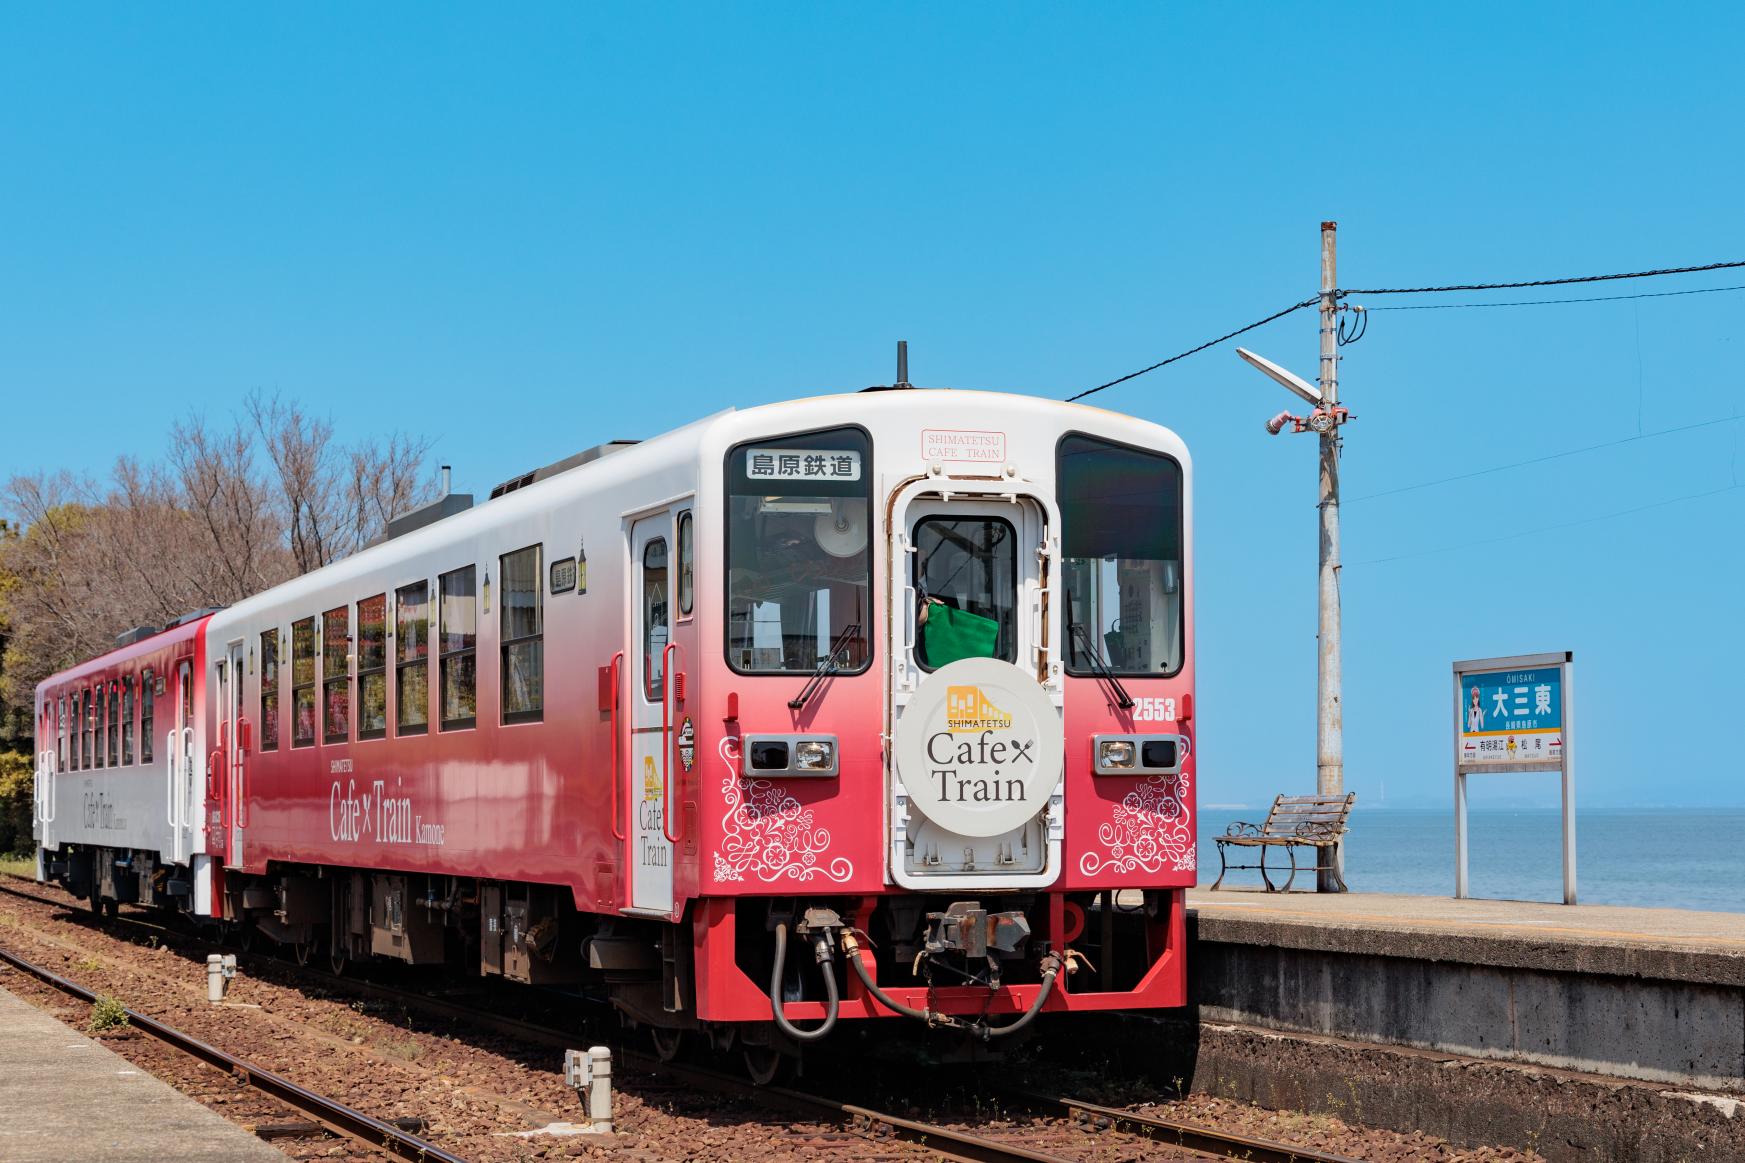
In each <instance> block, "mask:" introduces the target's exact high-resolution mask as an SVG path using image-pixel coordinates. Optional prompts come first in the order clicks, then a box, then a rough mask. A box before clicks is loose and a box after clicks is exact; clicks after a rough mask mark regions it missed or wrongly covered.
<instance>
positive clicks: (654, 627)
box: [642, 537, 672, 703]
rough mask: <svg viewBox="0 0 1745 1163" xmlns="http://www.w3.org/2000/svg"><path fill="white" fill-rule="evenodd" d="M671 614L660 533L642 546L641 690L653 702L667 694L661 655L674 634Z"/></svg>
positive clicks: (665, 554)
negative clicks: (662, 686) (670, 625)
mask: <svg viewBox="0 0 1745 1163" xmlns="http://www.w3.org/2000/svg"><path fill="white" fill-rule="evenodd" d="M669 614H670V610H669V607H668V605H667V553H666V538H664V537H657V538H655V539H654V540H653V541H650V542H649V543H648V544H647V545H646V546H644V547H643V550H642V690H643V693H644V694H645V695H647V696H648V701H649V702H651V703H652V702H657V701H659V700H660V699H661V698H662V697H663V694H664V692H663V691H662V690H661V685H662V684H661V680H662V677H663V675H662V672H661V666H662V664H663V663H664V661H665V660H664V659H663V658H662V657H661V655H662V654H663V653H665V651H666V644H667V641H668V639H669V638H670V637H671V634H672V631H671V628H670V627H669V626H668V624H667V619H668V617H669Z"/></svg>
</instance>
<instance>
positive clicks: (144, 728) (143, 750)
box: [139, 667, 158, 763]
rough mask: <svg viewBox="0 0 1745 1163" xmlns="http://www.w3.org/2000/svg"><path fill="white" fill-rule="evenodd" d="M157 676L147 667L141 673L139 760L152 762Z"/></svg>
mask: <svg viewBox="0 0 1745 1163" xmlns="http://www.w3.org/2000/svg"><path fill="white" fill-rule="evenodd" d="M157 682H158V680H157V676H156V675H154V674H153V673H152V672H151V668H149V667H147V668H146V669H145V670H142V671H140V673H139V761H140V762H141V763H150V762H151V757H152V746H151V736H152V729H153V728H152V724H153V723H154V722H156V720H155V719H154V718H153V717H152V714H153V711H154V710H155V704H156V702H157V693H158V692H157Z"/></svg>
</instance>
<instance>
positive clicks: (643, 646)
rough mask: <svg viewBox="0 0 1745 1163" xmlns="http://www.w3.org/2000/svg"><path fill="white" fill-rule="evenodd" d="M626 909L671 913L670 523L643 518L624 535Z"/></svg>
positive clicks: (672, 647) (664, 516)
mask: <svg viewBox="0 0 1745 1163" xmlns="http://www.w3.org/2000/svg"><path fill="white" fill-rule="evenodd" d="M630 562H631V568H630V576H631V584H630V586H629V596H630V602H631V610H630V625H631V638H630V651H629V656H630V682H629V686H630V692H629V693H630V699H629V703H630V765H629V770H628V771H627V772H625V773H624V778H627V779H628V781H629V796H628V799H629V802H630V805H631V811H630V817H631V818H630V825H631V833H630V886H631V887H630V907H631V908H632V909H634V910H636V911H637V912H652V913H659V914H661V915H662V916H665V915H667V914H669V913H671V912H672V909H673V855H674V852H673V849H674V846H675V840H676V838H677V837H676V834H675V833H674V832H673V831H672V815H673V813H672V810H671V805H669V803H668V800H669V798H670V797H671V793H672V782H673V773H672V770H671V767H672V763H671V760H672V751H673V749H672V746H671V740H670V733H671V730H672V696H673V693H674V692H673V690H672V681H673V679H674V677H675V676H674V671H675V669H676V668H675V667H674V665H673V656H674V655H675V654H676V653H677V652H678V647H677V645H676V644H675V643H674V642H673V636H672V630H673V615H674V612H675V609H674V602H673V552H672V517H671V514H669V513H662V514H660V515H659V516H655V517H644V518H642V519H641V520H639V521H637V522H636V523H635V524H634V525H633V526H631V529H630Z"/></svg>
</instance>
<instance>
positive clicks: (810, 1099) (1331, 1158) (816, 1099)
mask: <svg viewBox="0 0 1745 1163" xmlns="http://www.w3.org/2000/svg"><path fill="white" fill-rule="evenodd" d="M0 879H9V880H21V881H25V882H26V883H31V884H34V883H35V882H33V881H28V879H27V878H24V877H19V876H16V874H10V873H8V874H4V876H3V877H0ZM0 893H5V894H7V895H9V896H16V897H22V898H24V899H27V900H34V901H37V902H39V903H42V904H47V905H54V906H56V907H60V908H66V907H68V905H67V902H65V901H58V900H54V899H52V898H50V897H46V896H41V895H39V894H37V893H33V892H26V891H24V890H22V889H18V888H13V887H11V886H9V885H5V884H0ZM109 923H111V924H113V923H115V922H114V921H113V920H111V921H110V922H109ZM121 923H122V924H129V925H137V926H139V927H140V928H144V929H150V930H153V931H156V932H159V933H164V934H169V933H171V932H173V930H169V929H166V928H165V927H164V926H162V925H157V924H153V923H151V922H149V921H144V920H140V919H138V918H132V917H123V918H121ZM0 956H6V954H5V953H4V951H0ZM280 963H281V964H283V965H286V966H289V967H292V968H293V969H295V970H296V971H297V972H300V973H309V974H312V975H314V976H316V977H319V978H321V979H322V981H323V982H325V983H326V984H328V985H331V986H332V987H334V988H336V989H338V990H341V991H345V992H350V993H352V994H354V995H357V996H361V997H370V998H375V999H377V1000H382V1001H390V1002H395V1003H398V1004H401V1005H404V1006H405V1007H407V1008H408V1009H413V1010H419V1011H422V1012H423V1013H425V1014H427V1015H431V1016H434V1017H440V1018H444V1019H447V1020H450V1021H457V1022H464V1023H466V1024H468V1025H471V1026H473V1027H475V1028H477V1029H481V1030H488V1031H490V1032H492V1033H497V1034H503V1035H505V1036H507V1037H511V1038H517V1039H522V1040H525V1041H529V1042H534V1043H537V1044H540V1045H546V1046H551V1047H553V1048H556V1049H568V1048H570V1047H572V1046H574V1045H575V1044H576V1039H575V1037H574V1035H573V1034H571V1033H568V1032H565V1031H562V1030H556V1029H552V1028H550V1027H548V1026H540V1025H535V1024H533V1023H532V1022H527V1021H522V1020H520V1019H518V1018H511V1017H505V1016H503V1015H501V1014H495V1013H491V1012H489V1011H488V1010H480V1009H475V1008H473V1007H471V1006H467V1005H462V1004H460V1003H458V1002H453V1001H448V1000H445V999H442V998H437V997H432V996H430V995H427V994H422V993H412V992H409V991H406V990H401V989H396V988H394V987H393V986H388V985H381V984H378V983H376V982H370V981H362V980H359V979H358V978H355V977H339V976H336V975H333V974H329V973H325V972H322V971H320V970H317V969H314V968H311V967H306V966H299V965H297V964H296V963H295V962H292V961H289V960H281V961H280ZM75 988H77V987H75ZM617 1053H618V1056H619V1060H620V1061H621V1062H623V1063H624V1065H626V1066H628V1067H631V1068H632V1069H636V1070H640V1071H642V1072H644V1073H647V1074H650V1075H655V1076H661V1075H664V1076H667V1077H669V1078H672V1079H674V1080H675V1081H680V1082H685V1083H688V1084H690V1085H691V1086H696V1087H705V1088H707V1089H709V1090H712V1091H715V1092H717V1093H727V1094H730V1095H734V1096H737V1097H742V1098H745V1099H747V1100H749V1101H751V1102H754V1103H757V1104H758V1105H760V1106H765V1107H768V1108H772V1109H777V1110H785V1111H788V1112H798V1113H802V1114H805V1115H807V1116H809V1117H813V1118H822V1119H824V1120H828V1121H831V1122H839V1123H843V1124H845V1125H846V1126H847V1127H848V1128H849V1129H850V1130H852V1131H854V1132H855V1133H857V1134H861V1135H864V1136H866V1137H868V1138H872V1139H883V1138H898V1139H903V1140H905V1141H907V1142H912V1143H922V1144H925V1145H927V1146H929V1147H931V1148H933V1149H934V1150H936V1151H938V1152H939V1153H940V1155H942V1156H944V1157H946V1158H951V1159H963V1160H975V1161H978V1163H980V1161H994V1163H1008V1161H1017V1160H1022V1161H1026V1163H1039V1161H1040V1163H1064V1161H1063V1160H1062V1158H1061V1157H1060V1156H1055V1155H1050V1154H1047V1153H1045V1152H1041V1151H1036V1150H1033V1149H1030V1148H1025V1147H1021V1146H1017V1145H1015V1144H1007V1143H1002V1142H996V1141H994V1140H992V1139H985V1138H982V1137H980V1136H977V1135H972V1134H969V1133H968V1132H964V1131H958V1130H954V1129H952V1128H948V1127H941V1126H936V1125H933V1124H930V1123H924V1122H919V1121H916V1120H913V1119H906V1118H903V1117H901V1116H898V1115H892V1114H888V1113H885V1112H882V1111H877V1110H873V1109H871V1108H868V1107H862V1106H858V1105H856V1104H853V1103H849V1102H844V1101H841V1100H838V1099H832V1098H826V1097H823V1096H820V1095H812V1094H806V1093H803V1092H801V1091H796V1090H789V1089H786V1088H784V1087H773V1086H757V1085H754V1084H752V1083H751V1082H749V1081H747V1080H745V1079H742V1078H738V1077H736V1076H734V1075H731V1074H726V1073H723V1072H720V1071H716V1070H709V1069H707V1068H704V1067H700V1066H691V1065H687V1064H681V1063H674V1062H663V1061H661V1060H660V1059H658V1058H656V1057H655V1056H653V1055H651V1054H643V1053H640V1052H637V1051H634V1050H626V1051H618V1052H617ZM999 1093H1000V1094H1001V1095H1003V1096H1004V1097H1006V1098H1007V1099H1008V1100H1010V1101H1011V1102H1013V1103H1015V1104H1022V1105H1024V1106H1028V1107H1030V1108H1032V1109H1034V1110H1037V1111H1039V1112H1041V1113H1044V1114H1047V1115H1050V1116H1053V1117H1058V1118H1066V1119H1072V1120H1075V1121H1080V1122H1086V1123H1089V1124H1092V1125H1093V1126H1097V1127H1102V1128H1106V1129H1109V1130H1114V1131H1120V1132H1122V1133H1125V1134H1131V1135H1136V1136H1139V1137H1141V1138H1144V1139H1145V1140H1146V1141H1148V1142H1153V1143H1163V1144H1168V1145H1170V1146H1174V1147H1180V1148H1181V1149H1183V1150H1187V1151H1197V1152H1201V1153H1203V1154H1211V1155H1216V1156H1220V1157H1223V1158H1230V1159H1242V1160H1247V1161H1248V1163H1361V1161H1360V1160H1356V1159H1352V1158H1351V1157H1349V1156H1345V1155H1338V1154H1333V1153H1331V1152H1326V1151H1317V1150H1315V1149H1314V1148H1311V1147H1300V1146H1295V1145H1292V1144H1289V1143H1280V1142H1276V1141H1274V1140H1269V1139H1259V1138H1254V1137H1252V1136H1248V1135H1243V1134H1239V1133H1235V1132H1230V1131H1221V1130H1218V1129H1216V1128H1213V1127H1206V1126H1202V1125H1200V1124H1197V1123H1190V1122H1185V1121H1182V1120H1179V1119H1166V1118H1160V1117H1158V1116H1155V1115H1147V1114H1141V1113H1139V1112H1137V1111H1129V1110H1122V1109H1120V1108H1118V1107H1109V1106H1101V1105H1098V1104H1096V1103H1092V1102H1086V1101H1083V1100H1081V1099H1075V1098H1068V1097H1065V1096H1058V1095H1049V1094H1043V1093H1040V1092H1036V1091H1030V1090H1023V1089H1015V1088H999ZM293 1105H295V1104H293ZM362 1117H366V1118H367V1117H368V1116H362ZM373 1121H375V1120H372V1122H373ZM346 1133H349V1132H346ZM396 1133H400V1132H396ZM407 1137H408V1138H412V1137H413V1136H407ZM366 1141H367V1140H366ZM402 1157H409V1156H402ZM426 1158H430V1159H437V1160H441V1159H445V1158H448V1157H447V1156H441V1155H430V1156H426Z"/></svg>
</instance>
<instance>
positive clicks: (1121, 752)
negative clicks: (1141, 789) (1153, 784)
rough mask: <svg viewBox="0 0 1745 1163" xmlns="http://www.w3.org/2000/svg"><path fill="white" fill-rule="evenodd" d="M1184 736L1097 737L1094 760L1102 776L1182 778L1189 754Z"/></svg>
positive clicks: (1095, 738) (1093, 738)
mask: <svg viewBox="0 0 1745 1163" xmlns="http://www.w3.org/2000/svg"><path fill="white" fill-rule="evenodd" d="M1187 751H1188V740H1187V737H1186V736H1184V735H1095V736H1092V739H1091V758H1092V760H1093V761H1094V762H1093V766H1094V767H1095V768H1096V772H1097V774H1098V775H1128V776H1133V775H1178V774H1180V772H1181V769H1182V758H1183V757H1184V756H1185V755H1186V754H1187Z"/></svg>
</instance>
